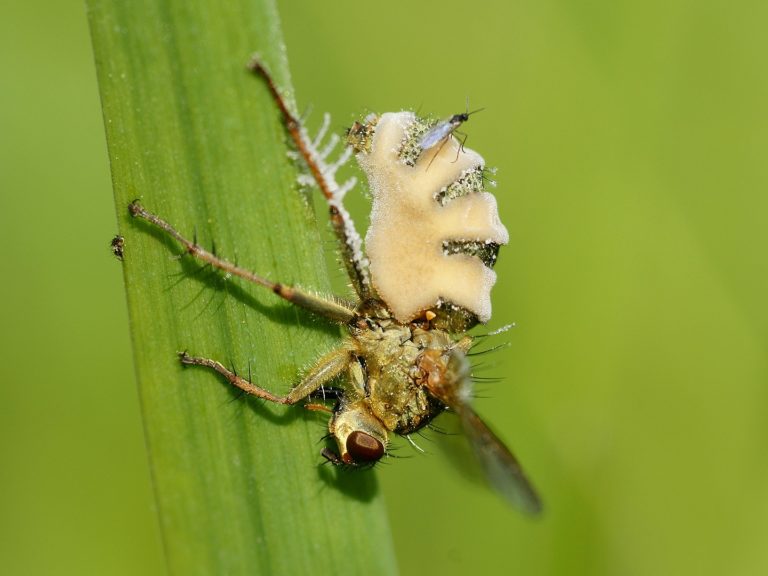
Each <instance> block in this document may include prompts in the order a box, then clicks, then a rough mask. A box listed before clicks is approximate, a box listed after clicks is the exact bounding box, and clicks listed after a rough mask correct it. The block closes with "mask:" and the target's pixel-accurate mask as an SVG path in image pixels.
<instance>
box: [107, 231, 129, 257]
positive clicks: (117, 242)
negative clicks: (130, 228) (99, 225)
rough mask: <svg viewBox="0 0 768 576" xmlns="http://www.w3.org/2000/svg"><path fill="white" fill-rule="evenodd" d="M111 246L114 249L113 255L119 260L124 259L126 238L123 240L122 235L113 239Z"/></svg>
mask: <svg viewBox="0 0 768 576" xmlns="http://www.w3.org/2000/svg"><path fill="white" fill-rule="evenodd" d="M109 246H110V247H111V248H112V254H114V256H115V258H117V259H118V260H122V259H123V248H125V238H123V237H122V236H120V235H117V236H115V237H114V238H112V241H111V242H110V243H109Z"/></svg>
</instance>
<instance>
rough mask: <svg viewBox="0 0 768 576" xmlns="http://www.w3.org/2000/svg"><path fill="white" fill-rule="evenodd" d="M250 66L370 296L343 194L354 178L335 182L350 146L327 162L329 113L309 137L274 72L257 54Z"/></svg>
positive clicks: (360, 287)
mask: <svg viewBox="0 0 768 576" xmlns="http://www.w3.org/2000/svg"><path fill="white" fill-rule="evenodd" d="M248 69H249V70H250V71H251V72H253V73H254V74H256V75H257V76H260V77H261V78H263V79H264V81H265V82H266V83H267V87H268V88H269V92H270V94H271V95H272V98H273V99H274V101H275V104H276V105H277V107H278V109H279V110H280V114H281V115H282V117H283V123H284V124H285V127H286V129H287V130H288V133H289V134H290V135H291V138H292V139H293V142H294V145H295V146H296V148H297V150H298V152H299V154H300V155H301V157H302V158H303V160H304V162H305V163H306V164H307V167H308V168H309V171H310V172H311V173H312V178H313V179H314V181H315V182H316V183H317V186H318V187H319V188H320V191H321V192H322V194H323V196H324V197H325V200H326V202H327V203H328V209H329V212H330V219H331V225H332V226H333V231H334V233H335V234H336V238H337V239H338V241H339V245H340V250H341V256H342V259H343V261H344V267H345V268H346V270H347V274H348V275H349V279H350V281H351V282H352V286H353V287H354V289H355V292H356V293H357V295H358V297H359V298H360V300H366V299H368V298H369V297H370V296H371V295H372V289H371V279H370V273H369V271H368V259H367V257H366V256H365V254H364V253H363V250H362V240H361V238H360V234H358V232H357V230H356V228H355V224H354V222H353V221H352V218H351V217H350V215H349V213H348V212H347V210H346V209H345V208H344V204H343V200H344V195H345V194H346V193H347V192H348V191H349V190H350V189H351V188H352V187H353V186H354V185H355V180H354V178H352V179H350V180H347V181H346V182H344V183H343V184H338V183H337V182H336V171H337V170H338V169H339V168H340V167H341V166H342V165H343V164H344V163H345V162H346V161H347V160H348V159H349V157H350V156H351V154H352V150H351V149H350V148H347V149H346V150H345V151H344V152H343V153H342V154H341V156H340V157H339V158H338V159H337V160H336V161H335V162H331V163H328V162H326V158H327V156H328V155H330V153H331V151H332V150H333V148H334V146H335V144H336V143H337V142H338V137H337V136H336V137H335V138H334V136H335V135H334V136H332V137H331V139H330V141H329V143H328V144H327V145H326V146H325V147H323V148H322V149H320V148H319V146H320V144H321V141H322V139H323V137H324V136H325V132H326V131H327V129H328V124H329V122H330V120H329V117H328V116H327V115H326V117H325V118H324V121H323V126H322V128H321V129H320V133H319V134H318V135H317V137H315V138H314V139H312V138H310V137H309V135H308V134H307V131H306V129H305V128H304V126H303V125H302V124H301V121H300V120H299V119H298V117H296V116H295V115H294V114H293V113H292V112H291V111H290V110H289V108H288V104H287V103H286V101H285V99H284V98H283V96H282V95H281V94H280V91H279V90H278V89H277V85H276V84H275V82H274V80H273V79H272V76H271V75H270V73H269V71H268V70H267V68H266V67H265V66H264V64H263V63H262V62H261V60H259V58H258V57H257V56H254V57H253V59H252V60H251V62H250V63H249V64H248Z"/></svg>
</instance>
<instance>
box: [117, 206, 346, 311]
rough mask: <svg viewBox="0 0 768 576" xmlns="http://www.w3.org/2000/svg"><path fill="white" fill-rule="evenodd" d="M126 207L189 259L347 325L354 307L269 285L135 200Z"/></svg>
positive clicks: (274, 284)
mask: <svg viewBox="0 0 768 576" xmlns="http://www.w3.org/2000/svg"><path fill="white" fill-rule="evenodd" d="M128 208H129V210H130V212H131V215H132V216H133V217H135V218H141V219H142V220H144V221H146V222H149V223H150V224H152V225H153V226H155V227H157V228H158V229H160V230H162V231H163V232H165V233H166V234H168V235H169V236H170V237H172V238H174V239H175V240H176V241H177V242H178V243H179V244H181V245H182V246H183V247H184V249H185V250H186V251H187V252H189V253H190V254H191V255H192V256H194V257H195V258H197V259H198V260H201V261H202V262H206V263H207V264H210V265H211V266H212V267H214V268H216V269H218V270H221V271H223V272H226V273H228V274H232V275H234V276H239V277H240V278H243V279H245V280H248V281H249V282H253V283H254V284H258V285H259V286H264V287H265V288H268V289H270V290H272V292H274V293H275V294H277V295H278V296H280V297H281V298H283V299H285V300H287V301H288V302H290V303H291V304H295V305H296V306H299V307H301V308H304V309H306V310H309V311H310V312H314V313H315V314H317V315H319V316H323V317H324V318H327V319H329V320H331V321H333V322H337V323H340V324H344V323H347V322H349V321H350V320H351V319H352V317H353V316H354V308H353V306H352V305H351V304H348V303H346V302H343V301H341V300H340V299H338V298H323V297H321V296H317V295H315V294H311V293H309V292H305V291H303V290H301V289H299V288H296V287H293V286H288V285H286V284H282V283H280V282H272V281H271V280H268V279H266V278H264V277H263V276H259V275H258V274H255V273H254V272H251V271H249V270H246V269H245V268H241V267H239V266H236V265H235V264H232V263H231V262H229V261H227V260H224V259H222V258H219V257H218V256H216V255H215V254H213V253H212V252H209V251H208V250H206V249H205V248H203V247H202V246H200V245H199V244H197V242H193V241H191V240H188V239H187V238H185V237H184V236H182V235H181V233H179V232H178V231H177V230H176V229H175V228H174V227H173V226H171V225H170V224H169V223H168V222H166V221H165V220H163V219H162V218H160V217H159V216H157V215H156V214H153V213H152V212H149V211H148V210H146V209H145V208H144V207H143V206H142V205H141V204H140V203H139V202H138V200H134V201H133V202H131V204H130V206H129V207H128Z"/></svg>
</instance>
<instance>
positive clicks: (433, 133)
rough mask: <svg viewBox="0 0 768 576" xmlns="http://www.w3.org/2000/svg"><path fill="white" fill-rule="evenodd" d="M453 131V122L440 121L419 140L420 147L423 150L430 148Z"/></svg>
mask: <svg viewBox="0 0 768 576" xmlns="http://www.w3.org/2000/svg"><path fill="white" fill-rule="evenodd" d="M450 133H451V124H450V123H449V122H447V121H443V122H440V123H438V124H437V125H436V126H434V127H433V128H432V129H430V130H429V132H427V133H426V134H424V136H423V137H422V139H421V142H419V148H421V149H422V150H429V149H430V148H432V147H433V146H434V145H435V144H437V143H438V142H440V141H441V140H443V139H445V138H446V137H447V136H448V134H450Z"/></svg>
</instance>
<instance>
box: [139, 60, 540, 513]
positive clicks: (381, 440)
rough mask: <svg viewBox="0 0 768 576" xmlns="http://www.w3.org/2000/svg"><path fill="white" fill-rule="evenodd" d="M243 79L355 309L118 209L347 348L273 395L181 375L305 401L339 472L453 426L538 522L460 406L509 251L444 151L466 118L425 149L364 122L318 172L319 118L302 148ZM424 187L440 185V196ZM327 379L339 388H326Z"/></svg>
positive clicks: (373, 120) (294, 132) (455, 120)
mask: <svg viewBox="0 0 768 576" xmlns="http://www.w3.org/2000/svg"><path fill="white" fill-rule="evenodd" d="M249 68H250V70H251V71H252V72H254V73H255V74H256V75H257V76H259V77H261V78H262V79H263V80H264V81H265V82H266V84H267V87H268V89H269V91H270V93H271V95H272V97H273V99H274V101H275V104H276V105H277V107H278V109H279V110H280V113H281V115H282V118H283V121H284V123H285V127H286V129H287V131H288V133H289V135H290V136H291V138H292V139H293V142H294V144H295V146H296V148H297V150H298V152H299V154H300V155H301V157H302V158H303V160H304V162H305V163H306V165H307V167H308V168H309V171H310V172H311V174H312V176H313V178H314V181H315V183H316V184H317V186H318V188H319V189H320V191H321V193H322V194H323V196H324V197H325V200H326V202H327V204H328V207H329V211H330V220H331V225H332V227H333V230H334V232H335V233H336V236H337V238H338V240H339V246H340V251H341V256H342V258H343V261H344V264H345V266H346V269H347V273H348V275H349V278H350V281H351V284H352V287H353V288H354V290H355V293H356V300H355V301H354V302H350V301H346V300H344V299H341V298H335V297H323V296H319V295H316V294H314V293H311V292H305V291H303V290H301V289H299V288H297V287H294V286H288V285H286V284H282V283H280V282H273V281H271V280H268V279H267V278H264V277H263V276H260V275H258V274H255V273H253V272H250V271H248V270H246V269H244V268H240V267H239V266H237V265H235V264H232V263H231V262H228V261H227V260H224V259H221V258H219V257H218V256H216V255H215V254H213V253H212V252H209V251H207V250H206V249H204V248H203V247H201V246H200V245H198V244H197V243H196V242H194V241H190V240H188V239H187V238H186V237H184V236H183V235H182V234H181V233H179V232H178V231H177V230H176V229H175V228H174V227H173V226H172V225H171V224H169V223H168V222H167V221H165V220H163V219H162V218H160V217H159V216H157V215H155V214H153V213H151V212H149V211H148V210H146V209H145V208H144V207H143V206H142V205H141V204H140V203H139V202H138V201H135V202H133V203H131V205H130V207H129V208H130V213H131V215H133V216H134V217H136V218H141V219H143V220H145V221H147V222H149V223H151V224H152V225H154V226H155V227H157V228H158V229H160V230H162V231H163V232H164V233H166V234H167V235H168V236H170V237H172V238H174V239H175V240H176V241H177V242H179V243H180V244H181V245H182V246H183V247H184V249H185V250H186V251H187V252H188V253H189V254H191V255H192V256H193V257H194V258H196V259H198V260H200V261H202V262H205V263H207V264H209V265H211V266H212V267H214V268H216V269H218V270H221V271H223V272H225V273H227V274H231V275H233V276H239V277H240V278H243V279H245V280H247V281H249V282H253V283H254V284H258V285H260V286H264V287H266V288H268V289H269V290H271V291H272V292H274V293H275V294H276V295H277V296H279V297H281V298H283V299H285V300H286V301H288V302H290V303H292V304H294V305H296V306H300V307H302V308H304V309H306V310H309V311H311V312H313V313H315V314H317V315H318V316H321V317H323V318H325V319H326V320H328V321H329V322H333V323H336V324H338V325H341V326H344V327H345V328H346V330H347V332H348V335H347V336H346V338H344V340H343V341H342V342H341V344H340V345H339V346H338V347H337V348H336V349H335V350H332V351H331V352H329V353H327V354H326V355H324V356H323V357H321V358H319V359H318V360H317V361H316V362H315V364H314V365H313V366H311V367H310V368H309V370H307V371H306V373H305V374H304V376H303V378H302V380H301V381H300V382H299V383H298V384H296V385H295V386H294V387H293V388H292V389H291V390H290V391H289V392H288V394H287V395H285V396H278V395H275V394H273V393H272V392H269V391H268V390H265V389H264V388H261V387H259V386H257V385H255V384H253V383H252V382H251V381H250V380H246V379H244V378H242V377H240V376H238V375H237V374H235V373H234V372H233V371H231V370H229V369H227V368H226V367H225V366H224V365H223V364H221V363H220V362H218V361H217V360H213V359H210V358H205V357H197V356H192V355H190V354H188V353H187V352H184V353H182V354H181V355H180V360H181V362H182V363H183V364H184V365H195V366H203V367H206V368H208V369H211V370H214V371H215V372H217V373H218V374H220V375H221V376H222V377H223V378H224V379H226V380H227V381H228V382H229V383H231V384H232V385H234V386H236V387H238V388H240V389H241V390H243V391H245V392H247V393H248V394H252V395H254V396H257V397H259V398H262V399H264V400H269V401H270V402H275V403H278V404H297V403H300V402H305V406H306V407H307V408H309V409H311V410H321V411H325V412H328V413H329V414H330V421H329V424H328V428H329V431H330V435H331V436H332V437H333V438H334V440H335V441H336V446H337V451H332V450H330V449H328V448H326V449H323V450H322V452H321V454H322V456H323V457H324V458H325V459H326V460H327V461H329V462H331V463H333V464H337V465H342V466H349V467H363V466H369V465H371V464H373V463H375V462H377V461H379V460H381V459H382V458H383V457H384V456H387V455H388V450H387V449H388V442H389V436H390V434H393V433H394V434H399V435H402V436H405V437H409V435H410V434H412V433H413V432H416V431H418V430H420V429H421V428H423V427H424V426H426V425H427V424H429V423H430V421H431V420H432V419H433V418H435V417H436V416H438V415H440V414H441V413H443V412H445V411H446V410H451V411H453V412H454V413H455V414H457V415H458V417H459V419H460V420H461V423H462V425H463V429H464V431H465V433H466V435H467V437H468V439H469V441H470V443H471V445H472V447H473V449H474V452H475V454H476V455H477V457H478V459H479V461H480V464H481V465H482V467H483V469H484V471H485V474H486V476H487V478H488V480H489V482H490V484H491V485H492V486H493V487H494V488H496V489H497V490H498V491H499V493H500V494H501V495H502V496H503V497H504V498H505V499H506V500H507V501H509V502H510V503H512V504H514V505H515V506H517V507H519V508H520V509H522V510H524V511H525V512H528V513H531V514H535V513H538V512H539V511H540V509H541V502H540V500H539V497H538V495H537V494H536V491H535V490H534V488H533V486H532V485H531V484H530V482H529V481H528V479H527V478H526V477H525V474H524V473H523V470H522V468H521V467H520V464H519V463H518V461H517V459H516V458H515V457H514V455H513V454H512V452H511V451H510V450H509V449H508V448H507V447H506V446H505V444H504V443H503V442H502V441H501V440H500V439H499V438H498V437H497V436H496V435H495V434H494V433H493V432H492V431H491V430H490V428H488V426H487V425H486V424H485V423H484V422H483V421H482V420H481V419H480V417H479V416H478V415H477V414H476V413H475V411H474V410H473V409H472V406H471V405H470V401H471V397H472V374H471V368H470V365H469V362H468V360H467V353H468V352H469V350H470V348H471V347H472V345H473V340H474V338H473V337H472V336H470V335H469V334H467V333H466V332H467V330H469V329H470V328H471V327H472V326H474V325H476V324H478V323H480V322H487V321H488V320H489V319H490V316H491V303H490V290H491V288H492V286H493V284H494V282H495V280H496V274H495V272H494V271H493V270H492V266H493V264H494V263H495V261H496V254H497V252H498V249H499V246H501V245H503V244H506V243H507V241H508V239H509V235H508V233H507V230H506V228H504V226H503V225H502V224H501V222H500V221H499V218H498V213H497V210H496V201H495V199H494V197H493V196H492V195H491V194H490V193H488V192H486V191H485V189H484V181H485V179H484V178H483V173H484V170H485V166H484V161H483V159H482V157H481V156H480V155H479V154H477V153H476V152H474V151H472V150H468V149H464V148H463V146H462V147H459V146H458V145H457V144H456V142H455V141H453V140H452V139H451V138H449V136H450V135H451V134H452V132H453V130H455V128H456V126H458V125H460V124H461V123H462V122H465V121H466V119H467V117H468V116H469V114H470V113H469V112H467V113H465V114H457V115H455V116H453V117H451V118H450V119H449V120H448V121H446V122H444V123H442V124H440V125H438V126H437V127H434V128H432V130H431V131H430V132H429V133H428V134H427V136H428V137H429V138H428V139H424V138H421V139H420V135H422V134H424V133H425V131H426V130H428V129H429V125H430V124H429V121H427V120H423V119H421V118H418V117H416V116H415V115H414V114H412V113H410V112H399V113H387V114H382V115H375V114H371V115H369V116H368V117H366V118H365V120H364V121H363V122H356V123H355V124H354V125H353V127H352V128H350V130H348V131H347V146H348V147H347V149H346V150H345V151H344V153H343V154H342V155H341V157H340V158H339V159H337V160H336V161H334V162H327V161H326V159H327V157H328V156H329V154H330V153H331V151H332V148H333V143H335V142H336V141H337V140H338V139H336V140H332V142H331V143H329V144H326V145H324V146H322V147H321V146H320V144H321V142H322V140H323V137H324V135H325V132H326V130H327V127H328V125H329V122H330V120H329V117H328V116H327V115H326V118H325V122H324V124H323V127H322V128H321V130H320V134H319V135H318V136H317V137H315V138H314V139H312V138H310V137H309V135H308V134H307V132H306V130H305V129H304V127H303V126H302V124H301V123H300V121H299V120H298V118H297V117H296V116H295V115H294V114H293V113H292V112H291V111H290V110H289V108H288V105H287V103H286V101H285V100H284V99H283V97H282V96H281V94H280V92H279V91H278V89H277V87H276V85H275V83H274V82H273V80H272V77H271V76H270V75H269V73H268V72H267V70H266V69H265V67H264V65H263V64H262V63H261V62H260V61H259V60H258V59H256V58H255V59H254V60H253V61H252V62H251V64H250V66H249ZM332 138H333V137H332ZM441 140H445V142H443V144H442V145H441V146H440V148H439V149H438V150H436V151H435V152H434V153H433V152H432V151H431V150H430V151H429V153H426V151H427V149H429V148H432V147H434V145H435V144H437V143H438V142H440V141H441ZM443 147H444V148H445V150H443ZM353 152H354V153H355V154H356V155H357V160H358V163H359V164H360V165H361V167H362V168H363V170H364V171H365V172H366V173H367V176H368V179H369V183H370V185H371V192H372V195H373V210H372V215H371V226H370V228H369V230H368V233H367V235H366V239H365V246H366V251H365V252H363V250H362V239H361V238H360V236H359V235H358V233H357V231H356V229H355V226H354V224H353V222H352V220H351V218H350V217H349V214H348V213H347V211H346V210H345V209H344V206H343V202H342V200H343V197H344V194H345V193H346V192H347V191H348V190H350V189H351V188H352V187H353V186H354V181H353V180H350V181H347V182H345V183H343V184H338V183H337V182H336V179H335V173H336V171H337V169H338V168H339V167H340V166H341V165H342V164H343V163H344V161H345V160H346V159H348V158H349V156H351V154H352V153H353ZM453 156H456V160H451V158H452V157H453ZM432 163H434V165H435V170H433V171H431V172H430V173H429V174H427V173H426V172H425V170H424V169H423V168H424V166H425V165H427V164H429V165H431V164H432ZM436 182H441V183H445V184H444V185H443V186H442V188H439V186H440V185H441V184H436ZM334 380H335V381H337V382H339V384H338V385H336V384H335V383H334V386H332V387H329V385H330V384H331V383H332V381H334ZM326 393H327V394H326ZM327 400H334V405H333V407H332V408H331V407H328V406H327V405H326V404H325V403H324V402H325V401H327Z"/></svg>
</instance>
